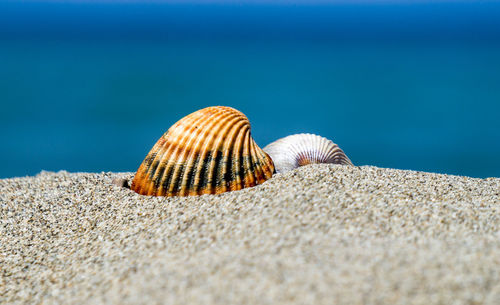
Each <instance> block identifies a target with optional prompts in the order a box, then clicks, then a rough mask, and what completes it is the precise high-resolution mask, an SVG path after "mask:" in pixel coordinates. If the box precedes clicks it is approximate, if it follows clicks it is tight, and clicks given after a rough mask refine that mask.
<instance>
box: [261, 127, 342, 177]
mask: <svg viewBox="0 0 500 305" xmlns="http://www.w3.org/2000/svg"><path fill="white" fill-rule="evenodd" d="M264 151H265V152H266V153H268V154H269V156H270V157H271V159H273V162H274V166H275V168H276V172H278V173H284V172H287V171H289V170H292V169H295V168H297V167H299V166H303V165H306V164H314V163H333V164H344V165H352V162H351V160H349V158H348V157H347V156H346V154H345V153H344V151H343V150H342V149H340V147H339V146H338V145H337V144H335V143H333V142H332V141H330V140H328V139H327V138H324V137H321V136H318V135H314V134H307V133H301V134H295V135H291V136H287V137H284V138H281V139H279V140H276V141H274V142H273V143H271V144H269V145H267V146H266V147H264Z"/></svg>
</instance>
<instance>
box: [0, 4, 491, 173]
mask: <svg viewBox="0 0 500 305" xmlns="http://www.w3.org/2000/svg"><path fill="white" fill-rule="evenodd" d="M211 105H227V106H232V107H234V108H236V109H238V110H240V111H242V112H243V113H245V114H246V115H247V116H248V117H249V119H250V122H251V123H252V135H253V137H254V138H255V140H256V141H257V143H258V144H259V145H260V146H261V147H263V146H265V145H266V144H268V143H269V142H271V141H274V140H276V139H278V138H280V137H283V136H286V135H290V134H293V133H300V132H310V133H317V134H320V135H323V136H325V137H328V138H330V139H332V140H333V141H334V142H336V143H337V144H339V146H340V147H341V148H342V149H343V150H344V151H345V152H346V153H347V155H348V156H349V157H350V158H351V160H352V161H353V162H354V163H355V164H356V165H375V166H380V167H391V168H399V169H412V170H421V171H430V172H439V173H447V174H457V175H467V176H473V177H490V176H496V177H499V176H500V3H497V2H492V1H490V2H488V1H486V2H481V3H469V2H444V3H441V2H434V3H431V4H425V3H424V4H422V3H420V4H408V3H397V1H395V2H391V3H389V4H387V3H386V4H377V5H368V4H359V3H358V4H353V5H345V4H335V5H250V4H245V5H238V4H234V3H229V2H228V3H219V4H212V5H196V4H190V5H180V4H159V3H150V4H130V3H128V4H123V3H122V4H117V3H114V4H113V3H107V4H91V3H86V2H79V3H76V4H68V3H66V4H65V3H61V2H51V3H48V2H40V1H39V2H21V3H19V2H14V1H3V2H2V1H0V107H1V111H0V143H1V144H0V163H1V166H0V178H5V177H13V176H25V175H34V174H36V173H38V172H39V171H41V170H52V171H57V170H61V169H64V170H68V171H89V172H100V171H135V170H136V169H137V167H138V166H139V164H140V163H141V162H142V160H143V158H144V157H145V155H146V153H147V152H148V151H149V150H150V148H151V147H152V145H153V144H154V143H155V142H156V140H157V139H158V138H159V137H160V136H161V135H162V134H163V133H164V132H165V131H166V130H167V129H168V128H169V127H170V126H171V125H172V124H173V123H175V122H176V121H177V120H178V119H180V118H182V117H183V116H185V115H187V114H189V113H191V112H193V111H196V110H198V109H201V108H203V107H206V106H211Z"/></svg>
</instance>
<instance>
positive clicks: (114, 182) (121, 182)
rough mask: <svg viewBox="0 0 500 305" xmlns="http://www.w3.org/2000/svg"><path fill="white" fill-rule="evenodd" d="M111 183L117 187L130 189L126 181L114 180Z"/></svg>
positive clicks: (121, 179)
mask: <svg viewBox="0 0 500 305" xmlns="http://www.w3.org/2000/svg"><path fill="white" fill-rule="evenodd" d="M111 183H112V184H114V185H116V186H119V187H124V188H130V187H129V185H128V180H127V179H123V178H115V179H113V181H111Z"/></svg>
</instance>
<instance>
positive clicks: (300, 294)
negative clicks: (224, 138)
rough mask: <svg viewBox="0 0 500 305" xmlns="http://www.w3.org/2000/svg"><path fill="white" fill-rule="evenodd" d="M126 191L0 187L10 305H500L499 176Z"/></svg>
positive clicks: (316, 177) (101, 181)
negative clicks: (192, 192)
mask: <svg viewBox="0 0 500 305" xmlns="http://www.w3.org/2000/svg"><path fill="white" fill-rule="evenodd" d="M116 177H123V178H127V179H130V178H131V177H132V173H67V172H58V173H52V172H42V173H40V174H39V175H37V176H36V177H26V178H14V179H3V180H0V303H2V304H3V303H12V304H38V303H41V304H57V303H60V304H82V303H85V304H159V303H165V304H426V305H429V304H499V303H500V231H499V229H500V179H499V178H488V179H474V178H468V177H459V176H450V175H439V174H431V173H423V172H414V171H402V170H394V169H382V168H376V167H368V166H363V167H350V166H339V165H313V166H305V167H302V168H300V169H298V170H294V171H292V172H289V173H286V174H278V175H275V176H274V177H273V178H272V179H270V180H268V181H267V182H266V183H264V184H262V185H260V186H257V187H254V188H248V189H244V190H242V191H236V192H230V193H225V194H222V195H205V196H200V197H185V198H154V197H146V196H140V195H137V194H135V193H134V192H132V191H130V190H128V189H125V188H121V187H118V186H115V185H112V184H111V181H112V179H113V178H116Z"/></svg>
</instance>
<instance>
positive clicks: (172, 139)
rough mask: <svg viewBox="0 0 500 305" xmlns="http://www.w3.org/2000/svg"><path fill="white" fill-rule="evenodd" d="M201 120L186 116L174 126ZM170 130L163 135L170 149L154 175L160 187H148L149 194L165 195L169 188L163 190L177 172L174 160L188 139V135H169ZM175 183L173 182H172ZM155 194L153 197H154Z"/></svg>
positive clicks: (165, 153)
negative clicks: (184, 119)
mask: <svg viewBox="0 0 500 305" xmlns="http://www.w3.org/2000/svg"><path fill="white" fill-rule="evenodd" d="M199 119H202V120H203V117H202V118H199V117H197V116H194V115H193V116H188V117H186V121H185V123H183V124H176V125H175V126H176V127H179V126H185V125H188V124H187V123H189V124H192V123H194V122H196V121H197V120H199ZM170 130H173V129H172V128H170V129H169V131H167V133H168V134H166V135H165V137H166V139H167V142H168V143H169V144H170V147H169V148H168V149H167V150H166V151H165V152H164V154H163V157H162V159H161V160H160V163H161V165H162V169H161V171H159V172H158V173H157V175H155V176H156V177H155V179H159V180H160V181H163V183H160V186H159V187H158V188H156V189H155V188H154V185H152V186H150V189H149V190H148V191H149V192H151V193H156V194H158V195H165V194H166V193H168V192H169V188H165V186H166V185H170V184H171V182H172V179H173V177H175V173H176V171H177V170H178V168H177V166H176V162H175V159H177V158H178V157H179V155H178V153H179V151H180V152H182V151H183V150H184V147H185V142H186V141H187V140H188V138H189V134H188V133H184V132H182V133H177V134H175V133H173V132H172V133H169V132H170ZM174 181H175V180H174ZM156 194H155V195H156Z"/></svg>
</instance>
